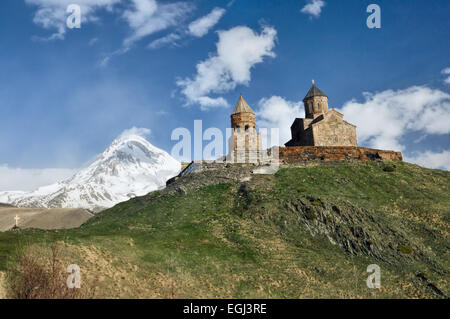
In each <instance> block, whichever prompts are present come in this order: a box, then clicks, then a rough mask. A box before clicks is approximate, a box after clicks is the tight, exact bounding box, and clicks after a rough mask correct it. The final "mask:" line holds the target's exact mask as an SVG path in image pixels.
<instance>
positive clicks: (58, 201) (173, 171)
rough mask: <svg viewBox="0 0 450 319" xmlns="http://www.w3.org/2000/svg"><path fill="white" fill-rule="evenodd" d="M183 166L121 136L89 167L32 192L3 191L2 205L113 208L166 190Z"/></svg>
mask: <svg viewBox="0 0 450 319" xmlns="http://www.w3.org/2000/svg"><path fill="white" fill-rule="evenodd" d="M180 168H181V164H180V163H179V162H178V161H177V160H175V159H174V158H173V157H171V156H170V155H169V154H167V153H166V152H165V151H163V150H161V149H159V148H157V147H155V146H153V145H152V144H150V143H149V142H148V141H147V140H146V139H145V138H143V137H141V136H139V135H134V134H131V135H127V136H121V137H119V138H117V139H116V140H114V142H113V143H112V144H111V145H110V146H109V147H108V149H106V151H104V152H103V154H101V155H100V156H99V157H97V159H96V160H95V161H94V162H93V163H92V164H91V165H89V166H88V167H87V168H85V169H82V170H81V171H79V172H78V173H76V174H75V175H74V176H72V177H71V178H69V179H67V180H64V181H62V182H57V183H54V184H51V185H48V186H43V187H40V188H38V189H37V190H35V191H32V192H0V202H3V203H9V204H12V205H15V206H19V207H43V208H87V209H92V210H94V211H98V210H101V209H102V208H108V207H112V206H114V205H115V204H117V203H119V202H122V201H126V200H128V199H130V198H132V197H135V196H142V195H145V194H147V193H149V192H151V191H154V190H157V189H160V188H163V187H164V186H165V185H166V181H167V180H168V179H169V178H171V177H173V176H175V175H177V174H178V173H179V171H180Z"/></svg>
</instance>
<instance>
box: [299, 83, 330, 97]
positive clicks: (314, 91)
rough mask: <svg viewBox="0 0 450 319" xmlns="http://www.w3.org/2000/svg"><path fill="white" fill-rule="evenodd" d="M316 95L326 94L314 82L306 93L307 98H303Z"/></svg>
mask: <svg viewBox="0 0 450 319" xmlns="http://www.w3.org/2000/svg"><path fill="white" fill-rule="evenodd" d="M314 96H326V97H328V96H327V95H326V94H325V93H323V92H322V91H321V90H320V89H319V88H318V87H317V86H316V85H315V84H314V83H313V85H312V87H311V88H310V89H309V91H308V93H307V94H306V96H305V98H304V99H303V100H306V99H309V98H311V97H314Z"/></svg>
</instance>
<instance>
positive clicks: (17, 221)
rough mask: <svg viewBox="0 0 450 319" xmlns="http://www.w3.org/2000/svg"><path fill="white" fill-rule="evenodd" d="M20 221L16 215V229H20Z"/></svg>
mask: <svg viewBox="0 0 450 319" xmlns="http://www.w3.org/2000/svg"><path fill="white" fill-rule="evenodd" d="M19 219H20V217H19V216H17V215H16V217H14V220H15V221H16V227H19Z"/></svg>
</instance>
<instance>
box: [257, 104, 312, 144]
mask: <svg viewBox="0 0 450 319" xmlns="http://www.w3.org/2000/svg"><path fill="white" fill-rule="evenodd" d="M256 116H257V118H258V126H259V127H260V128H279V129H280V141H279V144H278V145H284V143H286V142H287V141H289V140H290V139H291V130H290V127H291V125H292V123H293V122H294V120H295V118H297V117H305V110H304V107H303V102H291V101H287V100H285V99H284V98H282V97H280V96H272V97H270V98H263V99H261V100H260V101H259V102H258V110H257V111H256ZM270 146H272V145H270Z"/></svg>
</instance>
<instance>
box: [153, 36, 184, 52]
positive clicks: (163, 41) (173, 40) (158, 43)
mask: <svg viewBox="0 0 450 319" xmlns="http://www.w3.org/2000/svg"><path fill="white" fill-rule="evenodd" d="M180 39H181V36H180V35H179V34H177V33H169V34H168V35H166V36H164V37H161V38H158V39H156V40H153V41H152V42H150V44H149V45H148V46H147V48H149V49H152V50H153V49H159V48H161V47H163V46H165V45H173V46H176V45H177V41H178V40H180Z"/></svg>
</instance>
